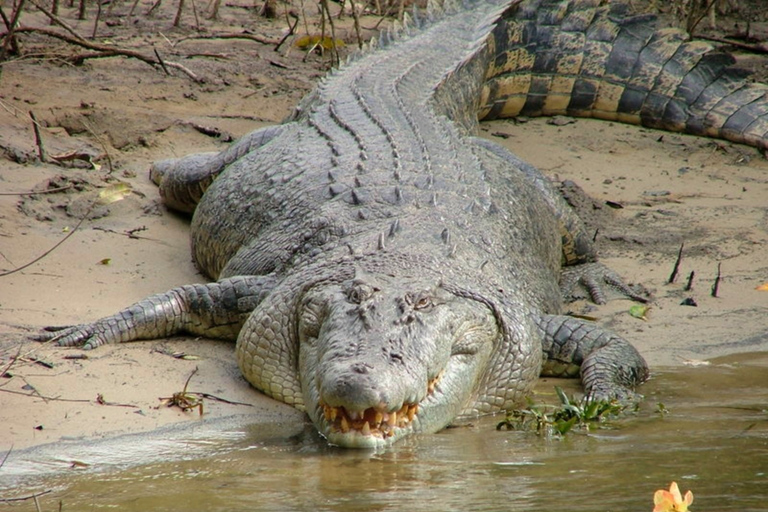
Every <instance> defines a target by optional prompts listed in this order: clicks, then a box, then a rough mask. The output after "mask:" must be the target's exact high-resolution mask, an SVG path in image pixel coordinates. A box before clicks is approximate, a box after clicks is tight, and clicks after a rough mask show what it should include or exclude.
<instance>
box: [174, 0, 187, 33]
mask: <svg viewBox="0 0 768 512" xmlns="http://www.w3.org/2000/svg"><path fill="white" fill-rule="evenodd" d="M182 9H184V0H179V8H178V9H176V17H175V18H173V26H174V27H178V26H179V23H180V22H181V10H182Z"/></svg>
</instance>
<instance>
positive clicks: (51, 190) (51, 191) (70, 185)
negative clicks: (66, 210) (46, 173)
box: [0, 184, 72, 196]
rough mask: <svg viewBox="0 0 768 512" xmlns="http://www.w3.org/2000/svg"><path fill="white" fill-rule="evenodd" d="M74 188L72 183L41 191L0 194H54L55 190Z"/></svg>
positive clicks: (2, 193)
mask: <svg viewBox="0 0 768 512" xmlns="http://www.w3.org/2000/svg"><path fill="white" fill-rule="evenodd" d="M71 188H72V184H69V185H66V186H64V187H56V188H49V189H48V190H41V191H39V192H36V191H30V192H0V196H36V195H38V194H53V193H54V192H61V191H62V190H69V189H71Z"/></svg>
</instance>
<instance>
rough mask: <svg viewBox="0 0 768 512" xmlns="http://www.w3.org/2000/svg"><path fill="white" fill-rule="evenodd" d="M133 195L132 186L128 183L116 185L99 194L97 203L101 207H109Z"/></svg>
mask: <svg viewBox="0 0 768 512" xmlns="http://www.w3.org/2000/svg"><path fill="white" fill-rule="evenodd" d="M130 193H131V186H130V185H129V184H127V183H115V184H114V185H110V186H108V187H107V188H105V189H103V190H102V191H101V192H99V198H98V199H97V202H98V203H99V204H100V205H107V204H111V203H115V202H117V201H121V200H123V199H125V198H126V197H128V195H130Z"/></svg>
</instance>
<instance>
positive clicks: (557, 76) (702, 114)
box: [478, 0, 768, 149]
mask: <svg viewBox="0 0 768 512" xmlns="http://www.w3.org/2000/svg"><path fill="white" fill-rule="evenodd" d="M604 4H605V2H603V1H601V0H526V1H524V2H522V3H520V4H518V5H516V6H513V7H511V8H510V9H509V10H508V11H507V12H506V13H505V14H504V16H503V17H502V19H501V20H500V21H499V22H498V23H497V25H496V28H495V30H494V31H493V35H492V37H491V38H490V40H489V47H490V50H491V52H492V55H495V58H492V63H491V66H490V68H489V70H488V73H487V75H486V83H485V85H484V89H483V96H482V98H481V103H480V112H479V116H478V118H479V119H481V120H490V119H497V118H505V117H515V116H518V115H525V116H538V115H558V114H560V115H571V116H579V117H595V118H599V119H606V120H613V121H620V122H626V123H631V124H640V125H643V126H647V127H650V128H660V129H664V130H669V131H675V132H686V133H691V134H695V135H705V136H709V137H716V138H722V139H726V140H730V141H733V142H738V143H744V144H749V145H751V146H755V147H758V148H760V149H767V148H768V139H767V138H766V136H767V135H768V86H766V85H764V84H759V83H751V82H749V81H748V80H747V79H746V73H745V72H744V71H742V70H739V69H737V68H736V67H735V59H734V58H733V56H731V55H729V54H727V53H724V52H721V51H717V50H715V49H714V48H713V47H712V45H710V44H708V43H705V42H701V41H691V40H689V39H688V38H687V36H686V35H685V33H683V32H682V31H680V30H677V29H670V28H665V29H658V28H656V26H655V21H656V19H655V17H654V16H651V15H642V16H628V15H627V12H626V11H627V8H626V7H625V6H622V5H621V4H615V3H611V4H610V5H604Z"/></svg>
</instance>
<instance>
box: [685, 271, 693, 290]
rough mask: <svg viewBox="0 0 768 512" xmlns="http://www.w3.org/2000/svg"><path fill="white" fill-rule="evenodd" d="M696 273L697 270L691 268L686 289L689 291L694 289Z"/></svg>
mask: <svg viewBox="0 0 768 512" xmlns="http://www.w3.org/2000/svg"><path fill="white" fill-rule="evenodd" d="M694 275H695V272H694V271H693V270H691V273H690V274H688V282H687V283H686V284H685V291H687V292H689V291H691V290H693V276H694Z"/></svg>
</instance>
